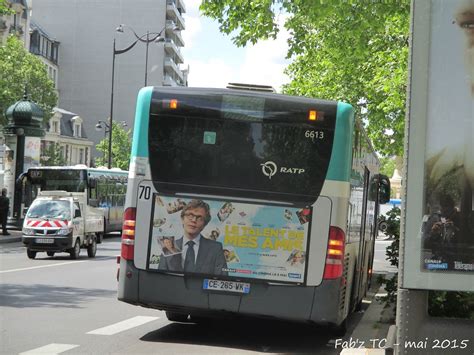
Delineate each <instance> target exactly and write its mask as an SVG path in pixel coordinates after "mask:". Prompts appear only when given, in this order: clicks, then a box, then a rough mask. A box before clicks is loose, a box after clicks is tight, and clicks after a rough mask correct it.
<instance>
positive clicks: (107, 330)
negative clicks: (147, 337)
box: [87, 316, 160, 335]
mask: <svg viewBox="0 0 474 355" xmlns="http://www.w3.org/2000/svg"><path fill="white" fill-rule="evenodd" d="M157 319H160V317H146V316H137V317H133V318H130V319H127V320H124V321H122V322H118V323H115V324H112V325H109V326H107V327H103V328H99V329H96V330H92V331H90V332H87V334H96V335H114V334H117V333H120V332H123V331H124V330H128V329H131V328H135V327H138V326H140V325H143V324H145V323H148V322H152V321H154V320H157Z"/></svg>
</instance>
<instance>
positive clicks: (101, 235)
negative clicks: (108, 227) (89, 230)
mask: <svg viewBox="0 0 474 355" xmlns="http://www.w3.org/2000/svg"><path fill="white" fill-rule="evenodd" d="M95 238H96V240H97V244H102V240H104V233H102V232H97V233H96V234H95Z"/></svg>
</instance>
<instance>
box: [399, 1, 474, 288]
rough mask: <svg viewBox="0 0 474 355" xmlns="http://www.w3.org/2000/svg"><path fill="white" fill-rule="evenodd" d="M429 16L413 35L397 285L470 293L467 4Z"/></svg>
mask: <svg viewBox="0 0 474 355" xmlns="http://www.w3.org/2000/svg"><path fill="white" fill-rule="evenodd" d="M420 6H421V5H420ZM430 12H431V14H430V16H426V14H421V13H420V12H418V16H419V17H418V18H416V19H415V27H414V33H413V43H414V45H413V47H414V49H413V52H412V60H411V62H412V65H413V66H412V69H411V72H412V76H411V91H410V93H411V96H410V102H411V103H410V115H409V116H410V122H409V127H410V129H409V151H408V154H407V155H408V156H410V159H409V165H408V178H407V203H406V225H407V230H406V236H405V240H406V242H405V255H406V256H405V260H406V261H405V268H404V269H405V270H406V272H405V278H404V282H405V283H404V287H408V288H429V289H443V290H450V289H453V290H460V287H461V288H463V289H465V290H474V289H472V287H474V283H473V282H472V275H473V273H474V145H473V137H474V112H473V108H474V32H473V31H472V21H473V19H474V18H473V14H474V2H472V1H463V0H455V1H443V0H432V1H431V2H430ZM415 13H417V12H416V11H415ZM425 22H426V23H425ZM420 23H421V24H423V25H420V26H416V24H420ZM427 39H428V42H427ZM422 68H424V69H422ZM426 68H429V69H428V70H427V71H426ZM422 71H423V73H427V75H425V74H423V73H422ZM423 137H425V138H424V139H423ZM420 166H423V167H424V169H423V170H421V169H420ZM419 171H421V173H418V172H419ZM417 194H418V196H417ZM428 275H429V276H428ZM427 276H428V277H427ZM466 277H467V278H466ZM469 277H470V278H471V279H470V280H471V281H470V282H469V281H468V282H463V281H462V280H468V278H469Z"/></svg>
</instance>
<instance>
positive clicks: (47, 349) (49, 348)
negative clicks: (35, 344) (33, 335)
mask: <svg viewBox="0 0 474 355" xmlns="http://www.w3.org/2000/svg"><path fill="white" fill-rule="evenodd" d="M78 346H79V345H74V344H56V343H52V344H48V345H45V346H42V347H40V348H36V349H33V350H28V351H25V352H23V353H20V354H19V355H32V354H50V355H55V354H61V353H63V352H65V351H68V350H71V349H74V348H77V347H78Z"/></svg>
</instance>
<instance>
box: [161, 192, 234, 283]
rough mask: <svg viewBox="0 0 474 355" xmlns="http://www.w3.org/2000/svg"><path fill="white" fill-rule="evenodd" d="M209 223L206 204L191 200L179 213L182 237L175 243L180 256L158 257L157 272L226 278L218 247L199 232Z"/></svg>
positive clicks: (217, 243)
mask: <svg viewBox="0 0 474 355" xmlns="http://www.w3.org/2000/svg"><path fill="white" fill-rule="evenodd" d="M210 220H211V213H210V207H209V205H208V204H207V203H206V202H204V201H202V200H191V201H190V202H189V203H188V204H186V206H185V207H184V208H183V209H182V211H181V222H182V224H183V236H182V237H181V238H179V239H177V240H176V246H177V248H179V249H180V250H182V252H181V254H175V255H171V256H164V255H162V256H161V258H160V262H159V265H158V269H159V270H167V271H176V272H183V271H184V272H185V273H198V274H207V275H227V271H225V269H227V263H226V261H225V257H224V251H223V249H222V244H221V243H219V242H216V241H214V240H210V239H207V238H204V237H203V235H202V234H201V232H202V230H203V229H204V227H206V225H207V224H208V223H209V221H210Z"/></svg>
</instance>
